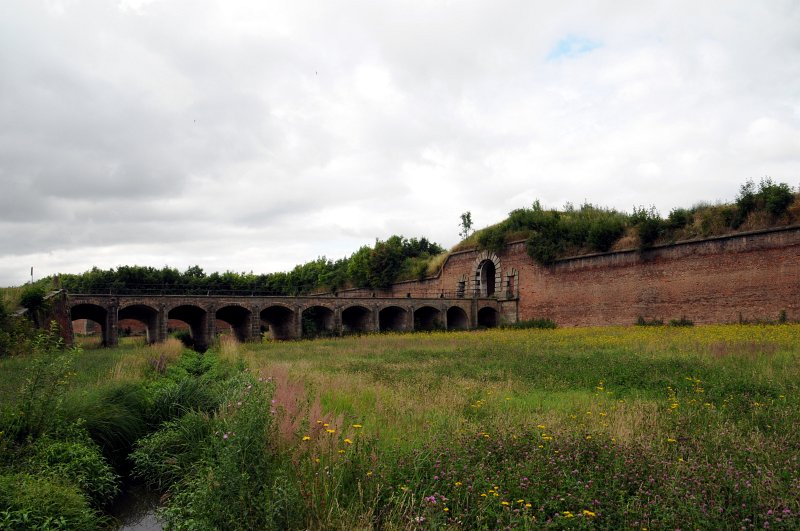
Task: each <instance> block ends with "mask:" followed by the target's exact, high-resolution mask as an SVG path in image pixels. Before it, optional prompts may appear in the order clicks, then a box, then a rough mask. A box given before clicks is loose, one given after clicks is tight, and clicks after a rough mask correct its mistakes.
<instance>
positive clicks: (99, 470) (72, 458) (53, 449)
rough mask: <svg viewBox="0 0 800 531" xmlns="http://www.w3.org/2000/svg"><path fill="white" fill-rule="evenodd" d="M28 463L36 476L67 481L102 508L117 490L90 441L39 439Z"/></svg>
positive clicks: (116, 482) (113, 477)
mask: <svg viewBox="0 0 800 531" xmlns="http://www.w3.org/2000/svg"><path fill="white" fill-rule="evenodd" d="M33 452H34V455H33V457H32V458H31V459H30V460H29V462H28V466H29V467H31V468H32V470H33V471H35V472H36V474H37V475H40V476H44V477H50V478H52V479H53V480H54V481H59V480H61V481H67V482H69V483H70V484H74V485H77V486H78V487H79V488H80V489H81V491H83V492H85V493H86V494H88V496H89V497H90V498H91V500H92V501H93V502H94V504H95V506H97V507H102V506H104V505H106V504H108V503H109V502H111V501H112V500H113V499H114V496H116V495H117V493H118V492H119V477H118V476H117V474H116V473H115V472H114V470H113V469H112V468H111V466H109V464H108V463H107V462H106V461H105V459H103V455H102V453H101V452H100V449H99V448H98V447H97V446H96V445H94V444H93V443H92V442H91V441H84V442H76V441H59V440H53V439H50V438H47V437H44V438H42V439H39V441H37V443H36V444H35V445H34V448H33Z"/></svg>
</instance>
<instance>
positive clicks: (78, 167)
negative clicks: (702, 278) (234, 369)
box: [0, 0, 800, 286]
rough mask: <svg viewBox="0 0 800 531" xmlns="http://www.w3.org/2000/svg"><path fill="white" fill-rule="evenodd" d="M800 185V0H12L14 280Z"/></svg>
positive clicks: (7, 10) (7, 227)
mask: <svg viewBox="0 0 800 531" xmlns="http://www.w3.org/2000/svg"><path fill="white" fill-rule="evenodd" d="M764 176H770V177H772V178H773V179H774V180H776V181H781V182H787V183H789V184H790V185H791V186H792V187H794V188H795V189H796V188H797V187H798V185H800V1H799V0H789V1H781V0H774V1H773V0H769V1H754V0H742V1H735V0H731V1H720V2H714V1H702V2H698V1H697V0H691V1H679V0H668V1H664V2H642V1H640V0H631V1H620V0H615V1H613V2H612V1H608V2H566V3H565V2H552V1H548V2H544V1H532V0H491V1H489V0H483V1H453V0H450V1H436V0H419V1H415V0H403V1H389V0H381V1H376V0H341V1H339V0H319V1H315V2H310V1H304V0H291V1H282V2H269V1H263V0H253V1H244V0H220V1H218V2H217V1H211V0H121V1H110V0H48V1H41V0H3V1H2V2H1V3H0V185H1V186H0V286H2V285H18V284H21V283H23V282H25V281H26V280H27V279H28V278H29V276H28V275H29V273H30V267H31V266H34V267H35V274H36V277H37V278H39V277H42V276H45V275H50V274H55V273H58V272H64V273H66V272H70V273H77V272H81V271H85V270H87V269H89V268H91V267H92V266H98V267H102V268H108V267H117V266H119V265H125V264H138V265H151V266H155V267H161V266H164V265H169V266H172V267H177V268H179V269H181V270H183V269H185V268H186V267H188V266H190V265H192V264H198V265H200V266H201V267H203V268H204V269H205V270H206V271H207V272H211V271H225V270H233V271H251V270H252V271H254V272H256V273H265V272H272V271H281V270H288V269H291V268H292V267H293V266H294V265H296V264H298V263H301V262H305V261H307V260H311V259H314V258H316V257H318V256H321V255H324V256H327V257H329V258H334V259H335V258H341V257H343V256H347V255H349V254H351V253H352V252H354V251H355V250H357V249H358V247H360V246H361V245H364V244H371V243H373V242H374V241H375V238H381V239H385V238H386V237H388V236H390V235H392V234H403V235H405V236H407V237H411V236H423V235H424V236H427V237H428V238H430V239H432V240H434V241H436V242H439V243H440V244H442V245H444V246H446V247H449V246H451V245H453V244H454V243H456V242H457V240H458V231H459V216H460V214H461V213H462V212H465V211H467V210H469V211H471V212H472V218H473V220H474V222H475V225H476V227H482V226H486V225H489V224H492V223H496V222H497V221H500V220H501V219H503V218H504V217H505V215H506V214H507V213H508V212H509V211H510V210H512V209H514V208H519V207H524V206H530V204H531V203H532V202H533V201H534V200H535V199H537V198H538V199H540V200H541V201H542V203H543V204H544V205H546V206H552V207H561V206H563V205H564V204H565V203H566V202H568V201H569V202H572V203H574V204H576V205H578V204H580V203H582V202H584V201H589V202H592V203H595V204H598V205H602V206H608V207H614V208H617V209H621V210H626V211H630V210H631V209H632V207H633V206H634V205H655V206H656V207H657V208H658V209H659V210H660V211H661V212H662V213H664V214H666V213H668V212H669V210H670V209H671V208H673V207H676V206H684V207H688V206H691V205H692V204H694V203H697V202H699V201H708V202H716V201H730V200H732V199H734V198H735V196H736V194H737V192H738V189H739V186H740V185H741V184H742V183H743V182H745V181H746V180H747V179H755V180H756V181H758V180H759V179H761V178H762V177H764Z"/></svg>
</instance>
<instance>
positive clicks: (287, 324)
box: [259, 304, 296, 339]
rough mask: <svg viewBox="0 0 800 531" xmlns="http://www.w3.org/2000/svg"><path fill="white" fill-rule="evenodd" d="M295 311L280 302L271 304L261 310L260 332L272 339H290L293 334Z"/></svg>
mask: <svg viewBox="0 0 800 531" xmlns="http://www.w3.org/2000/svg"><path fill="white" fill-rule="evenodd" d="M295 315H296V314H295V312H294V311H292V310H291V309H290V308H288V307H287V306H284V305H282V304H273V305H272V306H268V307H266V308H264V309H263V310H261V312H260V313H259V316H260V317H261V322H262V332H268V333H269V337H271V338H272V339H291V338H293V337H294V335H295V332H294V331H295Z"/></svg>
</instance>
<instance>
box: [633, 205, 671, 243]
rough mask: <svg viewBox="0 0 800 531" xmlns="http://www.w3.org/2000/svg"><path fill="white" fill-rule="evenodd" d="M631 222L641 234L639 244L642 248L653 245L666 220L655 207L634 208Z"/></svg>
mask: <svg viewBox="0 0 800 531" xmlns="http://www.w3.org/2000/svg"><path fill="white" fill-rule="evenodd" d="M631 223H632V224H633V226H635V227H636V231H637V233H638V234H639V245H640V246H641V248H642V249H646V248H648V247H652V246H653V244H654V243H655V242H656V240H657V239H658V238H659V236H661V233H662V232H663V229H664V222H663V220H662V219H661V216H659V215H658V212H657V211H656V209H655V207H650V208H649V209H645V208H644V207H638V208H634V209H633V215H632V216H631Z"/></svg>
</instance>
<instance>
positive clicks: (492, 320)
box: [478, 306, 500, 328]
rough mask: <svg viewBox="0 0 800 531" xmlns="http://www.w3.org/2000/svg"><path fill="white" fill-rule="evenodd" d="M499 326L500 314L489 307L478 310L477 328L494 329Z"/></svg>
mask: <svg viewBox="0 0 800 531" xmlns="http://www.w3.org/2000/svg"><path fill="white" fill-rule="evenodd" d="M498 324H500V314H499V312H498V311H497V310H495V309H494V308H492V307H491V306H484V307H483V308H481V309H480V310H478V326H479V327H482V328H494V327H496V326H497V325H498Z"/></svg>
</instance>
